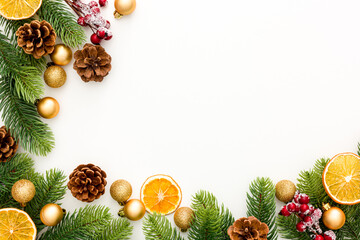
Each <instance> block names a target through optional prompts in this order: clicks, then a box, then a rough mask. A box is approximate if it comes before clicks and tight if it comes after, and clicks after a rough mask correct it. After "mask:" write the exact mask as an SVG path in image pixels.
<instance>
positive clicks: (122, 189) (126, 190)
mask: <svg viewBox="0 0 360 240" xmlns="http://www.w3.org/2000/svg"><path fill="white" fill-rule="evenodd" d="M131 194H132V187H131V184H130V183H129V182H128V181H126V180H124V179H119V180H116V181H115V182H113V183H112V184H111V187H110V195H111V197H112V198H113V199H114V200H115V201H117V202H118V203H119V204H120V205H123V204H124V203H125V202H126V201H127V200H129V198H130V197H131Z"/></svg>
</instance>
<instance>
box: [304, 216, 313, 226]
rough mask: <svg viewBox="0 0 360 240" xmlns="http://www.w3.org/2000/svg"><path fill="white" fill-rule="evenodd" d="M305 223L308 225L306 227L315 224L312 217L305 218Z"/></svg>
mask: <svg viewBox="0 0 360 240" xmlns="http://www.w3.org/2000/svg"><path fill="white" fill-rule="evenodd" d="M304 223H306V225H308V226H311V224H312V223H313V220H312V218H311V217H310V216H305V217H304Z"/></svg>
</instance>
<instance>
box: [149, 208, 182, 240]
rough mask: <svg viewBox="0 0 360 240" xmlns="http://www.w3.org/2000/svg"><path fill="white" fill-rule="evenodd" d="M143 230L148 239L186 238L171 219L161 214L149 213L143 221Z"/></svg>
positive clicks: (173, 239) (172, 239)
mask: <svg viewBox="0 0 360 240" xmlns="http://www.w3.org/2000/svg"><path fill="white" fill-rule="evenodd" d="M143 232H144V235H145V239H146V240H168V239H171V240H184V238H182V237H181V236H180V233H179V232H178V231H176V229H175V228H172V227H171V223H170V221H169V220H168V219H167V218H166V217H165V216H161V215H160V214H157V213H154V214H149V215H148V216H147V217H146V218H145V220H144V222H143Z"/></svg>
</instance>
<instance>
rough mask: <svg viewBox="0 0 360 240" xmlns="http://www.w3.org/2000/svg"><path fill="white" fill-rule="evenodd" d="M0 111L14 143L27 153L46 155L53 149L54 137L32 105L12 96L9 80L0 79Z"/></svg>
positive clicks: (11, 86)
mask: <svg viewBox="0 0 360 240" xmlns="http://www.w3.org/2000/svg"><path fill="white" fill-rule="evenodd" d="M0 111H2V119H3V121H4V123H5V125H6V126H7V127H8V128H10V129H12V135H13V136H14V137H15V139H16V141H17V142H18V143H19V144H20V145H21V146H22V147H23V148H24V149H25V150H27V151H29V152H31V153H34V154H37V155H46V154H48V153H49V152H50V151H51V150H52V148H53V147H54V144H55V143H54V136H53V133H52V132H51V130H50V128H49V127H48V125H47V124H45V123H43V122H42V121H41V120H40V116H39V114H38V112H37V111H36V107H35V105H34V104H31V103H28V102H25V101H24V100H22V99H20V98H19V97H18V96H17V95H16V94H14V87H13V84H12V81H11V79H6V78H0Z"/></svg>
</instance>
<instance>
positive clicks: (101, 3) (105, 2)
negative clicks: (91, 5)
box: [99, 0, 107, 7]
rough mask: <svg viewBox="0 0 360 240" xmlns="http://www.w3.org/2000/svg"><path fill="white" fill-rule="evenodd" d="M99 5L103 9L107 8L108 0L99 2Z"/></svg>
mask: <svg viewBox="0 0 360 240" xmlns="http://www.w3.org/2000/svg"><path fill="white" fill-rule="evenodd" d="M99 4H100V6H101V7H105V6H106V4H107V0H99Z"/></svg>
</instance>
